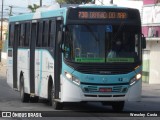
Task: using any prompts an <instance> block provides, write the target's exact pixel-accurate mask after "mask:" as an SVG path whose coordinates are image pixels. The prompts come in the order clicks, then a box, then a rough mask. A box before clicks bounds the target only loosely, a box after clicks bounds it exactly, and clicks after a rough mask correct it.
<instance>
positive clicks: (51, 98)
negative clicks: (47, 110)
mask: <svg viewBox="0 0 160 120" xmlns="http://www.w3.org/2000/svg"><path fill="white" fill-rule="evenodd" d="M52 86H53V85H52V84H48V105H49V106H52V105H53V104H52V103H53V87H52Z"/></svg>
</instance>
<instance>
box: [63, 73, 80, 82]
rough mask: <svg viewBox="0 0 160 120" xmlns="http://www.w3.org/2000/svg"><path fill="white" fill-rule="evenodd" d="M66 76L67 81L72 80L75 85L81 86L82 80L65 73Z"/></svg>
mask: <svg viewBox="0 0 160 120" xmlns="http://www.w3.org/2000/svg"><path fill="white" fill-rule="evenodd" d="M65 76H66V78H67V79H69V80H71V81H72V82H73V83H75V84H77V85H80V80H79V79H77V78H76V77H75V76H73V75H72V74H71V73H68V72H65Z"/></svg>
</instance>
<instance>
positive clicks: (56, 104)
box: [53, 101, 63, 110]
mask: <svg viewBox="0 0 160 120" xmlns="http://www.w3.org/2000/svg"><path fill="white" fill-rule="evenodd" d="M53 108H54V109H55V110H62V109H63V103H61V102H57V101H53Z"/></svg>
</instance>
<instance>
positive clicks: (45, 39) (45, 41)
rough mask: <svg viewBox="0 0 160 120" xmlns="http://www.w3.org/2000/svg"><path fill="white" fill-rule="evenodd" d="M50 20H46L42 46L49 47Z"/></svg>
mask: <svg viewBox="0 0 160 120" xmlns="http://www.w3.org/2000/svg"><path fill="white" fill-rule="evenodd" d="M48 39H49V20H46V21H44V27H43V40H42V47H48Z"/></svg>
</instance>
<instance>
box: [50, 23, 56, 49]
mask: <svg viewBox="0 0 160 120" xmlns="http://www.w3.org/2000/svg"><path fill="white" fill-rule="evenodd" d="M49 26H50V30H49V41H48V45H49V47H53V48H54V47H55V37H56V33H55V32H56V22H55V20H50V24H49Z"/></svg>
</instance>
